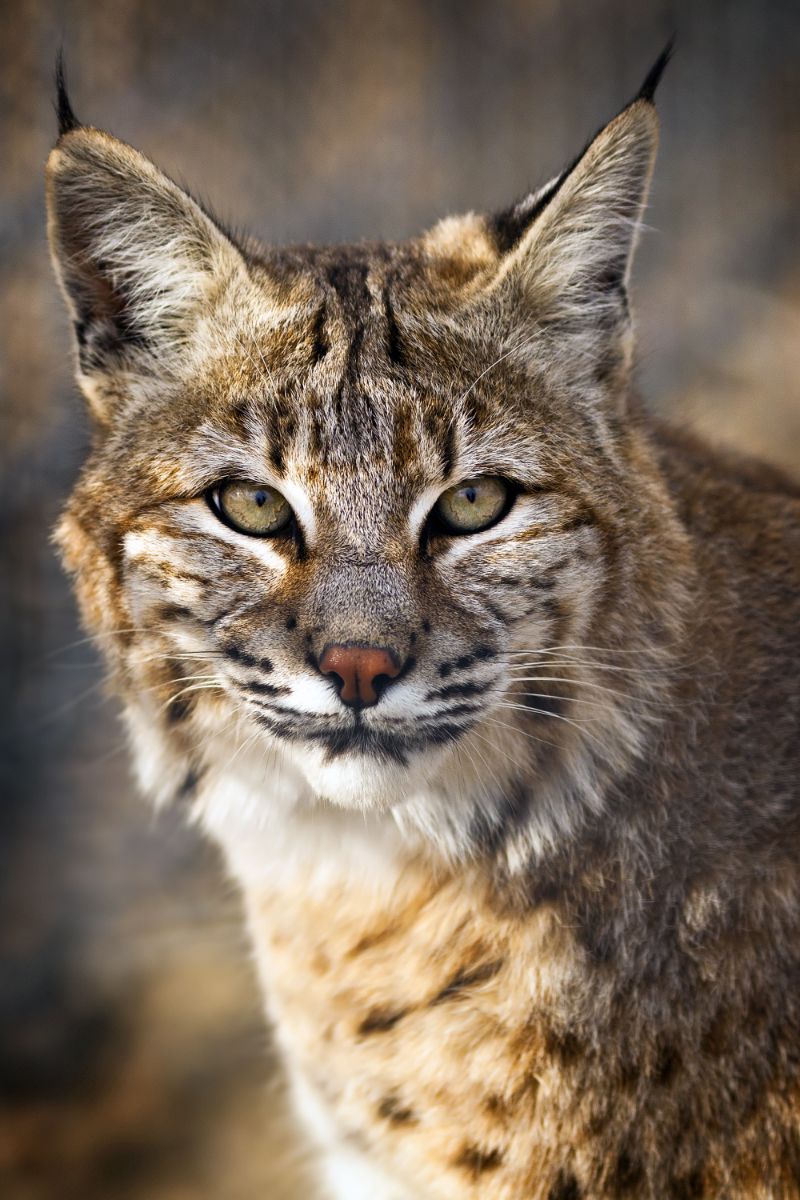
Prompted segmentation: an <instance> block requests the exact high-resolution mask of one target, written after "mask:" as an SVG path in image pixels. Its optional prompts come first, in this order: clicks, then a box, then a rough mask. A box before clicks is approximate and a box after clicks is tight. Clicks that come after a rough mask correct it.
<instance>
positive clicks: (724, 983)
mask: <svg viewBox="0 0 800 1200" xmlns="http://www.w3.org/2000/svg"><path fill="white" fill-rule="evenodd" d="M667 57H668V54H667V52H665V54H664V55H662V56H661V58H660V59H659V60H658V62H657V63H656V64H655V66H654V67H653V69H652V71H651V72H650V74H649V75H648V77H647V79H646V81H645V83H644V85H643V87H642V89H641V91H640V92H639V93H638V95H637V96H636V98H635V99H634V100H633V101H632V102H631V103H630V104H628V105H627V106H626V107H625V108H624V109H623V110H622V111H621V112H620V113H619V115H618V116H617V117H616V118H615V119H614V120H612V121H611V122H610V123H609V124H607V125H606V126H605V127H604V128H603V129H602V130H601V131H600V132H599V133H598V134H597V135H596V136H595V137H594V138H593V140H592V141H591V142H590V143H589V144H588V146H587V148H586V149H585V150H584V151H583V152H582V153H581V154H580V155H579V156H578V158H577V159H576V160H575V161H574V162H573V164H572V165H571V166H569V167H568V168H567V169H566V170H565V171H563V173H562V174H560V175H559V176H558V177H557V178H555V179H552V180H551V181H550V182H549V183H547V184H545V186H544V187H542V188H541V189H540V190H539V191H537V192H535V193H533V194H531V195H529V196H527V197H526V198H525V199H523V200H522V201H520V202H519V203H517V204H515V205H513V206H512V207H510V208H508V209H507V210H506V211H504V212H502V213H500V214H499V215H497V216H493V217H484V216H479V215H475V214H472V213H470V214H468V215H467V216H463V217H456V218H449V219H447V220H443V221H441V222H440V223H439V224H438V225H436V226H435V227H434V228H433V229H432V230H431V231H430V232H429V233H426V234H425V235H424V236H422V237H419V238H417V239H415V240H412V241H409V242H404V243H399V244H390V243H386V244H384V243H381V244H377V245H367V244H361V245H356V246H347V247H333V248H328V247H313V246H312V247H309V246H302V247H290V248H288V249H264V248H263V247H260V246H257V245H255V244H253V243H251V242H249V241H245V240H242V239H240V238H234V237H233V236H231V235H230V234H229V233H227V232H226V231H225V229H224V228H223V227H222V226H221V225H220V224H219V222H218V221H216V220H215V219H214V218H213V217H212V216H211V215H210V214H209V213H208V212H206V211H205V210H204V209H203V208H202V207H201V206H200V205H199V204H197V203H196V202H195V201H194V200H193V199H191V197H190V196H189V195H187V194H186V193H185V192H184V191H183V190H181V189H180V188H179V187H177V186H176V185H175V184H174V183H172V182H171V181H170V180H169V179H168V178H167V177H166V176H164V175H163V174H162V173H161V172H160V171H159V170H157V169H156V168H155V167H154V166H153V165H152V164H151V163H150V162H149V161H148V160H147V159H146V158H144V157H142V155H140V154H139V153H137V152H136V151H135V150H133V149H131V148H130V147H129V146H127V145H125V144H123V143H122V142H120V141H117V140H116V139H115V138H113V137H111V136H110V135H108V134H107V133H103V132H100V131H99V130H96V129H93V128H90V127H87V126H84V125H81V124H80V123H79V122H78V120H77V119H76V117H75V115H74V113H73V111H72V108H71V107H70V103H69V100H68V98H67V94H66V90H65V88H64V86H63V78H62V80H61V84H60V89H59V117H60V136H59V139H58V142H57V144H56V146H55V148H54V150H53V151H52V153H51V155H50V159H49V162H48V167H47V196H48V209H49V231H50V239H51V245H52V250H53V258H54V262H55V267H56V271H57V273H58V276H59V279H60V281H61V285H62V288H63V291H64V295H65V297H66V301H67V305H68V308H69V311H70V314H71V317H72V320H73V321H74V327H75V338H76V343H77V357H78V380H79V383H80V386H81V388H82V390H83V392H84V394H85V396H86V399H87V401H88V404H89V407H90V410H91V413H92V416H93V419H94V429H95V435H94V445H93V448H92V451H91V454H90V457H89V460H88V462H87V464H86V466H85V468H84V471H83V473H82V475H81V478H80V480H79V482H78V483H77V486H76V487H75V489H74V492H73V494H72V496H71V498H70V500H69V503H68V505H67V508H66V511H65V513H64V516H63V519H62V521H61V523H60V526H59V529H58V533H57V539H58V544H59V546H60V548H61V551H62V553H63V556H64V559H65V562H66V565H67V567H68V569H69V570H70V571H71V572H72V574H73V576H74V579H75V586H76V590H77V594H78V599H79V602H80V607H81V611H82V614H83V619H84V621H85V623H86V626H87V628H88V629H89V630H90V631H91V632H92V634H93V635H94V636H95V637H96V639H97V642H98V644H99V645H100V647H101V648H102V651H103V653H104V655H105V658H106V659H107V662H108V665H109V668H110V672H111V675H112V678H113V680H114V683H115V686H116V689H117V690H118V692H119V694H120V696H121V697H122V700H123V702H124V711H125V717H126V721H127V726H128V729H129V733H130V739H131V743H132V747H133V755H134V759H135V763H136V769H137V772H138V777H139V780H140V783H141V786H142V788H143V790H144V791H145V792H146V793H147V794H148V795H149V796H150V797H152V799H153V800H154V801H155V802H156V803H157V804H165V803H168V802H170V801H177V802H179V803H181V804H184V805H186V806H187V809H188V810H189V812H190V813H191V815H192V817H193V818H194V819H195V820H197V821H198V822H201V823H202V825H203V826H204V827H205V829H207V830H208V832H209V833H210V835H211V836H212V837H213V838H215V839H216V840H217V841H218V842H219V844H220V845H221V847H222V849H223V851H224V854H225V857H226V861H227V863H228V866H229V868H230V871H231V872H232V874H233V876H234V877H235V878H236V879H237V880H238V882H239V884H240V885H241V889H242V893H243V897H244V902H245V906H246V911H247V915H248V921H249V926H250V930H251V934H252V940H253V945H254V947H255V952H256V956H257V961H258V964H259V970H260V972H261V974H262V976H263V983H264V988H265V995H266V997H267V1001H266V1003H267V1008H268V1012H269V1014H270V1017H271V1019H272V1021H273V1022H274V1025H275V1028H276V1031H277V1037H278V1040H279V1042H280V1045H281V1047H282V1050H283V1054H284V1057H285V1061H286V1064H287V1070H288V1073H289V1076H290V1079H291V1082H292V1090H293V1096H294V1099H295V1101H296V1104H297V1108H298V1111H299V1113H300V1114H301V1116H302V1118H303V1120H304V1121H305V1123H306V1125H307V1127H308V1129H309V1131H310V1133H311V1136H312V1138H313V1139H314V1141H315V1143H316V1145H317V1146H318V1148H319V1152H320V1155H319V1156H320V1161H321V1163H322V1166H321V1169H320V1187H321V1188H322V1189H323V1190H326V1191H325V1194H330V1195H332V1196H336V1197H341V1198H347V1200H455V1198H458V1200H463V1198H470V1197H480V1198H481V1200H523V1198H524V1200H580V1198H585V1200H595V1198H601V1197H617V1196H630V1197H649V1198H653V1200H655V1198H662V1197H663V1198H675V1200H695V1198H699V1197H720V1198H721V1197H725V1198H726V1200H739V1198H743V1197H748V1198H750V1200H752V1198H759V1197H760V1198H763V1200H766V1198H768V1197H769V1198H770V1200H778V1198H789V1197H798V1196H800V797H799V796H798V782H797V769H798V757H799V756H798V686H797V679H798V672H799V671H800V655H798V637H797V632H798V624H797V623H798V617H800V604H798V583H800V488H798V487H797V486H796V485H795V484H793V483H792V482H791V481H790V480H789V479H787V478H785V477H783V476H782V475H781V474H780V473H779V472H778V471H776V470H772V469H770V468H768V467H766V466H761V465H759V464H757V463H754V462H751V461H748V460H746V459H743V458H738V457H734V456H732V455H728V454H723V453H718V452H715V451H712V450H711V449H709V448H707V447H706V446H704V445H702V444H700V443H699V442H698V441H695V440H693V439H691V438H690V437H687V436H685V435H684V434H682V433H680V432H677V431H675V430H671V429H669V428H666V427H664V426H662V425H661V424H660V423H658V422H656V421H655V420H654V419H653V418H652V417H651V416H650V415H648V413H647V411H646V410H645V409H644V408H643V407H642V405H641V403H640V401H639V400H638V398H637V395H636V391H635V387H634V384H633V381H632V361H633V344H632V333H631V316H630V311H629V305H628V298H627V282H628V277H629V273H630V265H631V256H632V251H633V247H634V243H635V241H636V235H637V226H638V224H639V221H640V217H641V213H642V209H643V206H644V204H645V200H646V193H647V189H648V184H649V179H650V175H651V171H652V165H653V160H654V155H655V148H656V141H657V129H658V122H657V117H656V112H655V108H654V102H653V97H654V92H655V88H656V85H657V83H658V80H659V78H660V75H661V73H662V71H663V68H664V65H665V62H666V59H667Z"/></svg>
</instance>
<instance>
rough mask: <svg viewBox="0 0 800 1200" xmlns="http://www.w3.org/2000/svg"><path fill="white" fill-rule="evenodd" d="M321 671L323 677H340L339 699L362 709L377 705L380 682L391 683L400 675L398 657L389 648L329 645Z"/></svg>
mask: <svg viewBox="0 0 800 1200" xmlns="http://www.w3.org/2000/svg"><path fill="white" fill-rule="evenodd" d="M319 669H320V671H322V674H323V675H334V676H336V677H337V678H338V680H339V684H338V687H339V696H340V698H341V699H342V700H343V701H344V703H345V704H353V705H356V706H359V707H364V706H366V705H368V704H376V703H377V701H378V696H379V695H380V691H381V690H382V689H381V687H380V681H384V682H385V683H388V681H389V680H390V679H396V678H397V676H398V675H399V674H400V665H399V663H398V661H397V658H396V657H395V655H394V654H393V653H392V651H391V650H388V649H386V647H385V646H352V645H339V646H326V647H325V650H324V652H323V654H322V658H321V659H320V660H319Z"/></svg>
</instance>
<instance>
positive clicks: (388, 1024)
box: [356, 1008, 408, 1037]
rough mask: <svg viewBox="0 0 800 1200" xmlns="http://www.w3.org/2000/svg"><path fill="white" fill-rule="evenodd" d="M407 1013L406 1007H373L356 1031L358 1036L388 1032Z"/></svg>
mask: <svg viewBox="0 0 800 1200" xmlns="http://www.w3.org/2000/svg"><path fill="white" fill-rule="evenodd" d="M407 1013H408V1009H407V1008H396V1009H387V1008H374V1009H373V1010H372V1012H370V1013H367V1015H366V1017H364V1020H363V1021H362V1022H361V1024H360V1025H359V1026H358V1029H357V1030H356V1032H357V1034H358V1036H359V1037H368V1036H369V1035H370V1034H373V1033H388V1032H389V1030H390V1029H394V1027H395V1025H396V1024H397V1023H398V1021H402V1019H403V1017H405V1016H406V1015H407Z"/></svg>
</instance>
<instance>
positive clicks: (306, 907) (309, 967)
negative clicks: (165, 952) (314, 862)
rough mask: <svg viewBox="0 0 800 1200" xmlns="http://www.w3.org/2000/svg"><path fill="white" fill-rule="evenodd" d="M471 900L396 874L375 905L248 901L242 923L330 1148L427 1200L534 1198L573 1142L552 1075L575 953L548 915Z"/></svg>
mask: <svg viewBox="0 0 800 1200" xmlns="http://www.w3.org/2000/svg"><path fill="white" fill-rule="evenodd" d="M480 896H481V893H480V890H479V889H477V888H476V889H468V888H465V887H464V886H463V883H462V885H458V884H457V883H456V882H454V881H452V880H450V881H439V882H436V881H434V880H432V879H431V878H430V877H428V876H426V875H425V874H423V873H416V872H414V871H410V872H409V873H408V874H407V875H406V876H405V877H403V878H402V879H401V880H400V882H399V883H398V886H397V887H396V889H395V890H394V892H393V894H392V896H391V898H390V899H389V900H386V899H384V900H382V901H376V898H375V896H374V895H370V894H369V893H368V892H367V891H366V890H365V891H363V892H359V891H358V889H354V888H353V887H352V886H349V887H348V888H347V889H344V888H342V889H336V888H331V889H329V890H328V891H327V892H326V893H325V894H324V895H317V896H316V897H315V898H314V899H313V900H310V899H309V898H308V897H307V896H301V895H299V894H298V895H294V896H289V895H287V893H286V891H285V890H281V892H280V894H279V893H277V892H274V893H272V892H270V891H268V890H262V891H261V893H260V894H259V895H258V897H256V898H253V900H252V903H251V906H250V916H251V923H252V926H253V932H254V936H255V942H256V946H257V947H258V954H259V961H260V966H261V969H262V972H263V974H264V977H265V984H266V988H267V994H268V996H269V1005H270V1009H271V1012H272V1016H273V1018H274V1019H275V1022H276V1026H277V1028H278V1031H279V1037H280V1038H281V1040H282V1042H283V1044H284V1047H285V1049H286V1051H287V1052H288V1055H289V1058H290V1061H291V1063H292V1064H293V1066H294V1068H295V1070H297V1071H299V1072H300V1074H301V1075H302V1077H303V1079H304V1082H305V1084H306V1085H307V1086H308V1087H310V1088H311V1089H312V1090H313V1091H314V1092H315V1093H316V1095H317V1097H318V1098H319V1099H320V1100H321V1101H322V1103H323V1104H324V1106H325V1107H326V1108H327V1110H328V1111H329V1113H330V1114H331V1116H332V1119H333V1121H334V1123H335V1125H336V1127H337V1130H338V1133H339V1135H340V1136H341V1137H342V1138H343V1139H345V1140H348V1141H350V1142H351V1143H352V1144H354V1145H355V1146H357V1147H358V1148H359V1149H360V1150H362V1151H366V1152H368V1153H370V1154H371V1155H372V1156H375V1157H377V1158H378V1160H380V1161H382V1162H383V1163H384V1164H385V1165H386V1166H387V1167H388V1168H389V1169H390V1170H391V1171H392V1172H393V1173H394V1174H395V1176H396V1177H398V1178H400V1179H407V1180H411V1181H414V1183H415V1184H416V1186H417V1187H419V1186H420V1185H423V1186H425V1187H426V1188H429V1189H430V1194H431V1195H433V1196H436V1197H439V1196H441V1197H450V1196H452V1197H467V1196H473V1195H474V1196H481V1197H505V1196H508V1197H511V1196H519V1195H526V1196H534V1195H535V1196H539V1195H541V1196H543V1197H544V1196H547V1195H548V1194H549V1193H550V1190H551V1188H552V1187H553V1186H556V1184H557V1182H558V1180H559V1178H561V1179H563V1180H567V1181H568V1180H569V1179H570V1178H571V1177H572V1175H571V1168H570V1166H569V1162H568V1161H567V1159H569V1158H572V1157H574V1156H575V1155H576V1154H579V1153H580V1142H581V1140H582V1139H583V1138H584V1136H585V1134H584V1133H581V1132H579V1129H578V1123H579V1120H578V1114H576V1113H574V1112H570V1110H571V1109H572V1108H573V1100H574V1095H573V1094H572V1093H571V1092H570V1091H569V1090H567V1089H565V1083H564V1073H563V1065H564V1056H565V1054H568V1051H569V1033H568V1024H569V1022H568V1014H567V1012H566V1010H565V1003H564V997H565V995H566V994H567V993H568V992H569V990H570V987H569V981H570V980H571V979H573V978H574V976H575V972H576V951H575V947H574V946H573V945H572V942H571V939H570V938H569V936H568V934H567V932H566V931H565V930H564V929H562V928H561V926H560V925H559V922H558V920H557V917H556V915H555V913H554V912H553V911H552V910H550V909H548V908H541V909H539V910H537V911H536V912H535V913H534V914H532V915H528V917H527V918H526V919H525V920H524V921H522V920H519V919H514V918H511V917H507V916H502V915H499V914H498V913H497V912H494V911H492V909H491V907H490V906H489V904H488V903H487V902H486V901H485V900H482V899H481V898H480ZM556 1129H557V1130H558V1134H557V1136H556V1137H554V1130H556ZM567 1146H568V1149H567ZM565 1155H566V1158H565ZM532 1187H533V1188H535V1190H532ZM568 1194H570V1193H568V1192H567V1193H565V1195H568Z"/></svg>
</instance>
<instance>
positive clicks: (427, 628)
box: [422, 621, 431, 633]
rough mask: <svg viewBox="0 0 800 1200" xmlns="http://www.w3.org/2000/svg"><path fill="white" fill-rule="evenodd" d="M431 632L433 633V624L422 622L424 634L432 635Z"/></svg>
mask: <svg viewBox="0 0 800 1200" xmlns="http://www.w3.org/2000/svg"><path fill="white" fill-rule="evenodd" d="M430 631H431V623H430V621H423V622H422V632H423V633H430Z"/></svg>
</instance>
